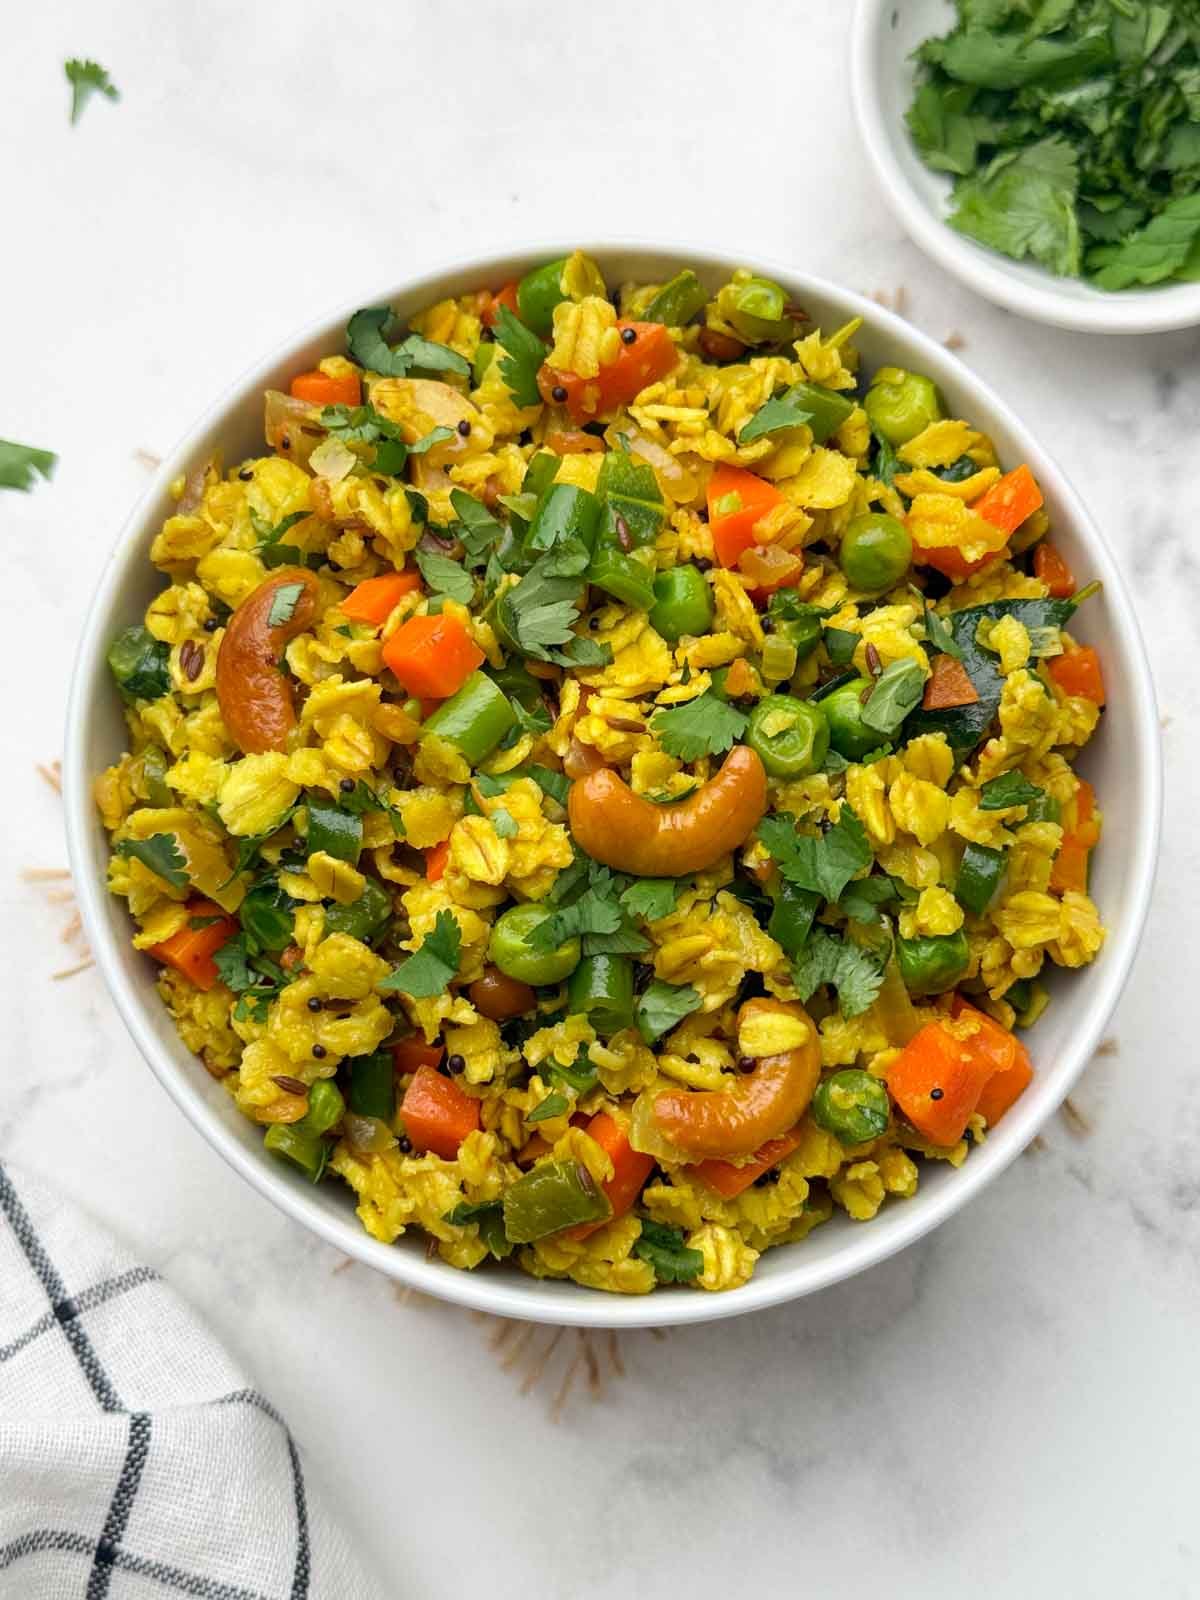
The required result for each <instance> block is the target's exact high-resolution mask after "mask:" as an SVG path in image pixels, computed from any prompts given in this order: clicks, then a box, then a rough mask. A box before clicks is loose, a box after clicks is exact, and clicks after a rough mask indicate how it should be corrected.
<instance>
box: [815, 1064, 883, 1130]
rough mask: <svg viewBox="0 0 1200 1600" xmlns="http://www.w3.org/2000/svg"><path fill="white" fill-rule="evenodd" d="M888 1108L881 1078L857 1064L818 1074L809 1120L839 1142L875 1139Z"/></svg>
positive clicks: (881, 1127)
mask: <svg viewBox="0 0 1200 1600" xmlns="http://www.w3.org/2000/svg"><path fill="white" fill-rule="evenodd" d="M891 1110H892V1108H891V1102H890V1100H889V1099H888V1092H887V1088H886V1086H885V1085H884V1083H883V1081H882V1079H880V1078H876V1077H874V1076H873V1075H872V1074H871V1073H870V1072H862V1071H860V1070H859V1069H858V1068H857V1067H848V1068H847V1069H846V1070H845V1071H844V1072H834V1073H831V1074H830V1076H829V1077H828V1078H822V1080H821V1082H820V1083H819V1084H818V1085H817V1092H816V1094H814V1095H813V1102H812V1115H813V1121H814V1122H815V1123H816V1125H817V1127H818V1128H823V1129H824V1130H825V1132H826V1133H831V1134H832V1135H833V1136H834V1138H835V1139H837V1140H839V1141H840V1142H841V1143H842V1144H865V1143H866V1142H867V1140H868V1139H878V1138H879V1136H880V1134H881V1133H886V1132H887V1125H888V1122H889V1121H890V1119H891Z"/></svg>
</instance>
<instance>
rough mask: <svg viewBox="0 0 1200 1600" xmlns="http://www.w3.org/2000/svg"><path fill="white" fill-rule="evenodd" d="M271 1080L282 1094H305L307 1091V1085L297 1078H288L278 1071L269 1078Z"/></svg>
mask: <svg viewBox="0 0 1200 1600" xmlns="http://www.w3.org/2000/svg"><path fill="white" fill-rule="evenodd" d="M271 1082H272V1083H273V1084H275V1085H277V1087H279V1088H280V1089H282V1090H283V1092H284V1094H303V1095H306V1094H307V1093H308V1085H307V1084H306V1083H301V1082H300V1079H299V1078H289V1077H288V1076H287V1075H286V1073H282V1072H281V1073H279V1075H278V1076H277V1077H274V1078H272V1079H271Z"/></svg>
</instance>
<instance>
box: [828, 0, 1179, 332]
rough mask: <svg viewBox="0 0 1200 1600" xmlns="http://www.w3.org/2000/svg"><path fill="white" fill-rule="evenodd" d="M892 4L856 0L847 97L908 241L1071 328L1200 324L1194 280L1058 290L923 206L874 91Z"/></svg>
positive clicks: (956, 271) (901, 135)
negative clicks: (1023, 276)
mask: <svg viewBox="0 0 1200 1600" xmlns="http://www.w3.org/2000/svg"><path fill="white" fill-rule="evenodd" d="M899 3H900V0H857V4H856V5H855V8H854V15H853V18H852V20H851V25H850V95H851V101H852V103H853V106H854V113H855V117H856V119H857V122H858V128H859V133H860V134H861V136H862V141H863V144H864V145H865V147H866V152H867V157H868V159H869V161H870V162H871V164H872V166H873V167H874V169H875V176H876V178H877V179H878V181H879V186H880V188H881V189H882V191H883V197H884V199H885V201H886V202H887V204H888V206H889V207H890V209H891V211H892V212H893V214H894V215H895V217H896V218H897V220H898V221H899V222H900V223H901V225H902V226H903V227H904V229H905V231H906V232H907V233H908V234H909V236H910V237H911V238H912V239H913V241H914V242H915V243H916V244H918V245H919V246H920V247H921V249H922V250H924V251H925V252H926V253H927V254H929V255H931V256H932V257H933V258H934V260H935V261H937V262H938V263H939V265H940V266H943V267H944V268H945V269H946V271H947V272H950V273H953V275H954V276H955V277H956V278H959V279H961V280H962V281H963V282H964V283H966V284H967V285H968V287H970V288H972V289H974V290H975V291H976V293H977V294H981V295H983V296H984V297H985V298H986V299H988V300H991V301H993V302H994V303H995V304H997V305H1001V306H1004V307H1005V308H1006V309H1007V310H1009V311H1015V312H1016V313H1017V314H1018V315H1019V316H1023V317H1032V318H1034V319H1035V320H1036V321H1038V322H1048V323H1051V324H1053V325H1054V326H1056V327H1059V328H1066V329H1068V330H1071V331H1073V332H1077V333H1109V334H1118V333H1123V334H1137V333H1171V332H1176V331H1178V330H1179V329H1182V328H1193V327H1195V326H1196V325H1197V324H1200V283H1196V284H1191V283H1187V284H1182V283H1181V284H1164V285H1162V286H1161V287H1151V288H1143V289H1122V290H1104V289H1095V288H1091V289H1090V291H1089V295H1088V298H1086V299H1080V298H1078V297H1077V296H1075V295H1070V294H1067V293H1066V292H1065V291H1064V290H1063V289H1062V288H1060V287H1059V283H1060V280H1059V279H1057V278H1055V276H1054V275H1053V274H1052V273H1050V272H1044V283H1040V282H1029V283H1026V282H1024V281H1022V280H1020V279H1017V278H1015V277H1013V275H1012V273H1011V271H1010V270H1007V269H1006V268H1004V267H1003V266H1001V265H1000V262H1002V261H1004V260H1006V259H1007V258H1006V257H1002V256H999V255H996V254H995V253H994V252H992V251H989V250H987V249H986V248H985V247H984V246H982V245H977V244H976V243H974V241H973V240H971V239H967V238H965V237H962V236H960V235H959V234H957V233H955V231H954V230H953V228H951V227H950V226H949V225H948V223H947V222H946V221H945V220H944V219H943V218H942V217H940V216H938V215H936V214H935V213H934V212H933V211H932V210H930V208H929V206H928V205H927V204H926V203H925V201H924V200H923V198H922V197H921V196H920V195H919V194H918V193H917V191H916V190H915V189H914V188H913V185H912V183H911V182H910V180H909V178H908V175H907V173H906V172H905V170H904V168H903V166H902V165H901V163H900V161H899V160H898V159H897V156H896V148H897V145H898V143H899V141H900V140H901V139H905V138H907V134H906V133H905V131H904V128H903V127H902V126H899V127H893V126H892V125H891V124H890V123H889V122H888V121H887V120H886V118H885V115H884V110H883V99H882V96H881V95H880V93H879V89H878V80H877V73H876V63H877V60H878V57H877V54H876V48H875V47H876V41H877V39H878V36H879V35H880V34H881V33H882V32H883V31H884V30H885V29H886V28H888V27H889V18H890V17H891V15H892V13H893V12H894V11H895V10H896V7H897V5H898V4H899ZM1013 264H1014V265H1015V264H1016V263H1013ZM1065 281H1070V282H1075V281H1076V280H1065Z"/></svg>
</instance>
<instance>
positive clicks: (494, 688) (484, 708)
mask: <svg viewBox="0 0 1200 1600" xmlns="http://www.w3.org/2000/svg"><path fill="white" fill-rule="evenodd" d="M516 720H517V715H516V712H515V711H514V710H513V708H512V706H511V705H510V704H509V702H508V696H507V695H506V694H505V693H504V691H503V689H501V688H500V686H499V685H498V684H497V683H495V682H494V681H493V680H492V679H491V678H489V677H488V675H487V673H486V672H473V673H472V674H471V676H470V677H469V678H468V679H467V681H466V682H465V683H464V684H463V686H462V688H461V689H459V691H458V692H457V694H452V695H451V696H450V698H449V700H446V701H444V702H443V704H442V705H440V706H439V707H438V708H437V710H436V711H435V712H433V714H432V715H431V716H430V717H429V719H428V721H427V722H425V724H424V725H423V726H422V728H421V738H422V739H425V738H429V737H434V738H438V739H444V740H445V741H446V743H447V744H451V745H453V746H454V748H455V749H456V750H457V751H458V753H459V755H461V756H462V757H463V759H464V760H465V761H468V762H470V764H471V765H472V766H473V767H474V766H478V764H479V763H480V762H481V761H483V760H484V759H485V758H486V757H488V756H490V755H491V753H492V751H493V750H494V749H495V748H496V746H497V745H498V744H499V743H500V741H501V740H502V739H503V738H504V735H505V734H506V733H507V732H508V730H509V729H510V728H511V727H512V726H513V724H514V723H515V722H516Z"/></svg>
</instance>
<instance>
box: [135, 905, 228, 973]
mask: <svg viewBox="0 0 1200 1600" xmlns="http://www.w3.org/2000/svg"><path fill="white" fill-rule="evenodd" d="M185 909H186V910H187V914H188V920H187V921H186V922H185V923H184V925H183V927H182V928H180V929H179V930H178V932H176V933H173V934H172V935H171V937H170V938H169V939H163V940H162V941H161V943H159V944H152V945H149V946H148V947H147V950H146V954H147V955H151V956H153V957H154V959H155V960H156V961H161V962H162V963H163V964H164V965H165V966H168V967H174V968H175V970H176V972H182V974H183V976H184V977H185V978H187V979H189V980H190V981H191V982H192V983H194V984H195V985H196V987H197V989H204V990H206V991H207V990H209V989H211V988H212V987H213V986H214V985H215V984H217V983H219V982H220V979H221V974H220V972H218V970H217V964H216V962H215V961H214V960H213V956H214V955H215V954H216V952H217V951H218V950H219V949H220V948H221V946H222V945H223V944H226V943H227V942H228V941H229V940H230V939H232V938H233V936H234V934H235V933H236V932H237V931H238V925H237V922H236V920H235V919H234V918H233V917H227V916H226V915H225V913H224V912H223V911H222V910H221V908H220V906H215V905H213V903H212V902H211V901H210V900H189V901H188V903H187V906H186V908H185ZM209 917H215V918H216V919H217V920H216V921H215V922H210V923H209V924H208V926H207V927H206V928H193V927H192V923H193V922H197V921H200V920H201V919H204V920H206V921H207V919H208V918H209Z"/></svg>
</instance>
